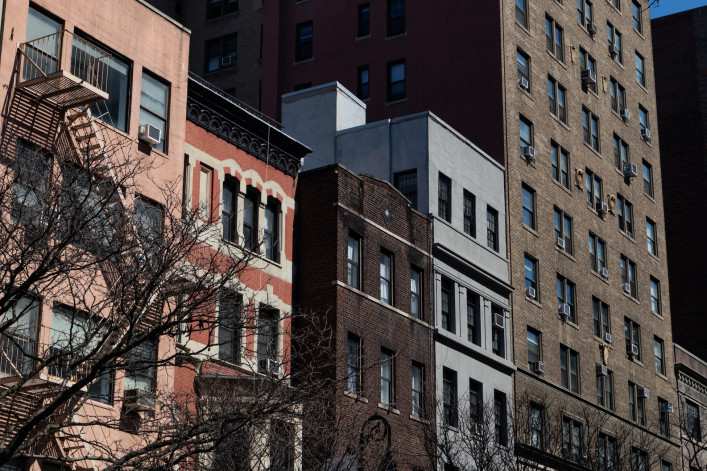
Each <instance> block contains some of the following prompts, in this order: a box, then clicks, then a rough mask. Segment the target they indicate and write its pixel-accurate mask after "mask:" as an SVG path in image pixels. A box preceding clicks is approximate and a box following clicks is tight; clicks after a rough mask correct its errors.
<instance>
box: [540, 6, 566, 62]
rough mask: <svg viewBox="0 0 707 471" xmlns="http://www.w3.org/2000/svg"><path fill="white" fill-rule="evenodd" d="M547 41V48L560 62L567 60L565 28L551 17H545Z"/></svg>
mask: <svg viewBox="0 0 707 471" xmlns="http://www.w3.org/2000/svg"><path fill="white" fill-rule="evenodd" d="M545 42H546V46H547V50H548V51H549V52H550V54H552V55H553V56H555V57H556V58H557V60H559V61H560V62H564V61H565V42H564V37H563V29H562V27H561V26H560V25H558V24H557V23H556V22H555V20H553V19H552V18H551V17H549V16H546V17H545Z"/></svg>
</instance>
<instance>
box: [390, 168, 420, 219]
mask: <svg viewBox="0 0 707 471" xmlns="http://www.w3.org/2000/svg"><path fill="white" fill-rule="evenodd" d="M393 177H394V180H395V188H397V189H398V190H399V191H400V193H402V194H403V196H404V197H405V198H407V199H409V200H410V206H412V207H413V208H415V209H417V169H416V168H413V169H411V170H405V171H404V172H397V173H396V174H395V175H394V176H393Z"/></svg>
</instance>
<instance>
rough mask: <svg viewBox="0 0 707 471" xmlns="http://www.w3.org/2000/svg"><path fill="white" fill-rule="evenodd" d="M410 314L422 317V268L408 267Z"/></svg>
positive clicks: (416, 317)
mask: <svg viewBox="0 0 707 471" xmlns="http://www.w3.org/2000/svg"><path fill="white" fill-rule="evenodd" d="M410 315H411V316H412V317H414V318H415V319H422V270H420V269H419V268H416V267H410Z"/></svg>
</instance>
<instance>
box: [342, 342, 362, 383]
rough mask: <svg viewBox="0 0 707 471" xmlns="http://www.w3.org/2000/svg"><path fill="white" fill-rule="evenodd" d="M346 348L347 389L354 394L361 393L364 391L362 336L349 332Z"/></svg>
mask: <svg viewBox="0 0 707 471" xmlns="http://www.w3.org/2000/svg"><path fill="white" fill-rule="evenodd" d="M346 349H347V353H346V390H347V391H348V392H350V393H353V394H361V392H362V391H363V387H362V386H363V383H362V373H363V367H362V363H363V356H362V350H361V338H360V337H358V336H357V335H354V334H351V333H349V334H348V337H347V338H346Z"/></svg>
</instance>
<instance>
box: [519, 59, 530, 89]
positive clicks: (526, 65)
mask: <svg viewBox="0 0 707 471" xmlns="http://www.w3.org/2000/svg"><path fill="white" fill-rule="evenodd" d="M516 59H517V61H518V84H519V85H520V86H521V87H523V88H525V89H527V90H528V91H530V56H529V55H528V54H526V53H525V52H523V51H521V50H520V49H518V51H517V55H516ZM523 79H525V80H526V82H527V84H528V86H527V87H525V86H523Z"/></svg>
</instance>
